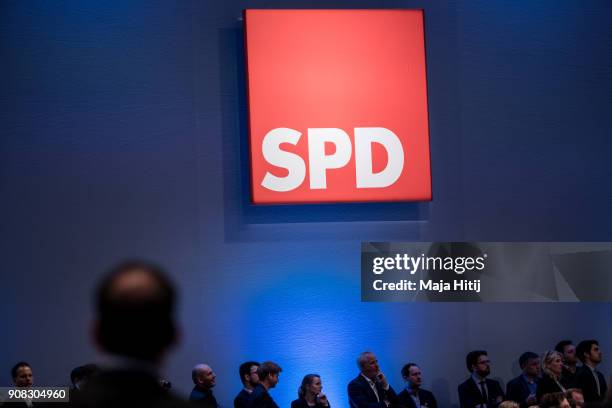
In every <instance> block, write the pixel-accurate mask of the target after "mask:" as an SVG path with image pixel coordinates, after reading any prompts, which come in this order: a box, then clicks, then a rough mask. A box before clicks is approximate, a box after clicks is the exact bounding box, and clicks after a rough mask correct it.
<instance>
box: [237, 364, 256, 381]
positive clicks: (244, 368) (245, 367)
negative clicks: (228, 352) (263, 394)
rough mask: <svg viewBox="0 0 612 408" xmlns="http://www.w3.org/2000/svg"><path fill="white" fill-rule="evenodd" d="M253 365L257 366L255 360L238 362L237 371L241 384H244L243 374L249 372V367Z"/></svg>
mask: <svg viewBox="0 0 612 408" xmlns="http://www.w3.org/2000/svg"><path fill="white" fill-rule="evenodd" d="M253 366H257V367H258V368H259V363H258V362H257V361H247V362H246V363H242V364H240V368H239V369H238V373H239V374H240V381H241V382H242V383H243V384H244V376H245V375H248V374H251V367H253Z"/></svg>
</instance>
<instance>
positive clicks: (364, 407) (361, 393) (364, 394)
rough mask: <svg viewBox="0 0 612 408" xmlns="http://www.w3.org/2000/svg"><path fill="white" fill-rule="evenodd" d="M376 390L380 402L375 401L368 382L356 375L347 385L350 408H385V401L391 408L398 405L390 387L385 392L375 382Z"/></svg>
mask: <svg viewBox="0 0 612 408" xmlns="http://www.w3.org/2000/svg"><path fill="white" fill-rule="evenodd" d="M376 390H377V391H378V396H379V397H380V401H379V400H377V399H376V394H375V393H374V391H373V390H372V388H371V387H370V384H369V383H368V381H367V380H366V379H365V378H363V376H362V375H361V374H360V375H358V376H357V378H355V379H354V380H352V381H351V382H350V383H349V385H348V396H349V404H350V406H351V408H387V405H386V404H385V402H384V401H385V400H387V401H389V403H390V404H391V406H392V407H396V406H397V405H398V399H397V394H395V391H393V388H392V387H391V386H389V389H388V390H385V389H384V388H383V386H382V385H381V384H380V383H379V382H376Z"/></svg>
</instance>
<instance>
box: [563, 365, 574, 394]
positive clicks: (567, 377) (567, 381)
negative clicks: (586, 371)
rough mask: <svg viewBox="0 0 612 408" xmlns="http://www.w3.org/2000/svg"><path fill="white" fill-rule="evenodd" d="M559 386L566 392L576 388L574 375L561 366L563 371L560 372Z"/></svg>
mask: <svg viewBox="0 0 612 408" xmlns="http://www.w3.org/2000/svg"><path fill="white" fill-rule="evenodd" d="M561 385H563V387H565V389H566V390H568V389H570V388H575V387H576V373H572V372H571V371H570V370H568V369H567V368H566V367H565V366H563V371H562V372H561Z"/></svg>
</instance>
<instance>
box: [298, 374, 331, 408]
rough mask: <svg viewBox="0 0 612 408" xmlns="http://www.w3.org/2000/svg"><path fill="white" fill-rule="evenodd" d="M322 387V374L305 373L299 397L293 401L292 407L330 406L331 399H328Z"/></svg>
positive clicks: (323, 407)
mask: <svg viewBox="0 0 612 408" xmlns="http://www.w3.org/2000/svg"><path fill="white" fill-rule="evenodd" d="M322 389H323V385H322V383H321V376H319V375H318V374H307V375H305V376H304V378H303V379H302V385H300V387H299V388H298V399H296V400H295V401H292V402H291V408H309V407H317V408H325V407H329V401H327V396H326V395H325V394H323V393H322V392H321V390H322Z"/></svg>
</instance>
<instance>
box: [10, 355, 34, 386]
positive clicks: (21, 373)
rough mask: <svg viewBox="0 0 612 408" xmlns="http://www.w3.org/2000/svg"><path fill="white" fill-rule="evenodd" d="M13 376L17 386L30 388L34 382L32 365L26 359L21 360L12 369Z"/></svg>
mask: <svg viewBox="0 0 612 408" xmlns="http://www.w3.org/2000/svg"><path fill="white" fill-rule="evenodd" d="M11 378H12V379H13V384H14V385H15V387H19V388H29V387H31V386H32V384H34V375H33V374H32V367H31V366H30V365H29V364H28V363H26V362H25V361H20V362H19V363H17V364H15V365H14V366H13V368H12V369H11Z"/></svg>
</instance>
